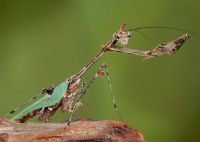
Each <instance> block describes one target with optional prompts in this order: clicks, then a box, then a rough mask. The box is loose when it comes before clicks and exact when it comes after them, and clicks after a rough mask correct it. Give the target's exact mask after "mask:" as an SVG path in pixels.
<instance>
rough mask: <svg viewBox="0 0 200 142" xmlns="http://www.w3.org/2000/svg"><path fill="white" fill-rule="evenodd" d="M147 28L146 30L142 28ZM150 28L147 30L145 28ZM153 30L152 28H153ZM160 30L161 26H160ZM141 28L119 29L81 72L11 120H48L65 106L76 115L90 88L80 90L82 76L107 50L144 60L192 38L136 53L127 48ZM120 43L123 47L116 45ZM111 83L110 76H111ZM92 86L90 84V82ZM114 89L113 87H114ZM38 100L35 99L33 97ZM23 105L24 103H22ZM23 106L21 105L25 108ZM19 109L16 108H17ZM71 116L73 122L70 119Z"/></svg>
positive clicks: (48, 91) (177, 46)
mask: <svg viewBox="0 0 200 142" xmlns="http://www.w3.org/2000/svg"><path fill="white" fill-rule="evenodd" d="M143 28H145V27H143ZM146 28H147V27H146ZM151 28H152V27H151ZM160 28H161V27H160ZM139 29H142V28H135V29H130V30H128V31H127V30H126V25H125V24H123V25H122V26H120V29H119V31H118V32H117V33H116V34H114V35H113V38H112V39H111V41H109V42H108V43H107V44H105V45H103V46H102V49H101V50H100V52H99V53H97V55H96V56H95V57H94V58H93V59H92V60H91V61H90V62H89V63H88V64H86V66H84V67H83V68H82V69H81V70H80V71H79V72H77V73H76V74H74V75H72V76H71V77H69V78H67V79H66V80H65V81H63V82H62V83H61V84H59V85H58V86H56V87H55V88H49V89H44V90H43V93H44V94H45V95H44V96H43V97H42V98H40V99H39V100H37V101H36V102H35V103H33V104H31V105H30V106H28V107H27V108H25V109H24V110H22V111H21V112H19V113H18V114H16V115H15V116H14V117H12V118H11V119H12V120H16V121H18V122H25V121H26V120H28V119H29V118H32V117H33V116H35V115H37V116H39V118H40V119H42V120H45V121H48V120H49V118H50V117H51V116H52V115H53V114H54V113H55V112H56V110H57V109H58V108H60V107H62V110H63V111H69V112H71V117H72V114H73V112H74V111H75V110H76V109H77V108H78V107H79V105H81V103H80V100H81V98H82V96H83V95H84V94H85V93H84V92H86V91H87V87H86V89H85V91H84V90H82V91H81V89H82V87H79V82H80V79H81V77H82V76H83V75H84V74H85V73H86V72H87V71H88V70H89V68H90V67H91V66H92V65H94V64H95V63H96V61H97V60H99V59H100V58H101V57H102V55H103V54H104V53H105V52H107V51H116V52H121V53H128V54H133V55H140V56H144V57H145V58H144V59H149V58H154V57H156V56H161V55H171V54H172V53H175V52H176V51H177V50H178V49H179V48H180V47H181V46H182V45H183V43H184V42H185V41H186V40H187V39H188V38H189V36H188V34H184V35H182V36H180V37H178V38H177V39H175V40H173V41H170V42H168V43H164V44H159V45H158V46H156V48H154V49H153V50H151V51H143V50H135V49H130V48H126V46H127V44H128V41H129V39H130V38H131V31H134V30H139ZM117 43H120V44H117ZM108 80H109V76H108ZM89 86H90V83H89ZM111 89H112V88H111ZM81 92H82V95H80V96H79V97H78V98H77V100H76V101H75V100H74V98H75V97H76V96H77V95H78V94H81ZM33 99H35V98H33ZM74 101H75V104H74V106H73V107H72V103H73V102H74ZM113 102H114V107H115V108H116V110H117V111H118V108H117V107H116V103H115V99H114V98H113ZM23 105H24V104H23ZM23 105H22V106H23ZM15 110H16V109H15ZM15 110H13V111H11V112H10V113H14V112H15ZM71 117H70V120H71Z"/></svg>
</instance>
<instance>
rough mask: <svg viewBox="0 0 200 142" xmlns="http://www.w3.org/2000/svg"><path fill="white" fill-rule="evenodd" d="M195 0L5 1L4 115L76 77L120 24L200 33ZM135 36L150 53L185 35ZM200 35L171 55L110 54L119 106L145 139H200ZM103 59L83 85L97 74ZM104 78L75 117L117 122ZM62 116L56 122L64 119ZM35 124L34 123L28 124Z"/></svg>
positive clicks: (0, 45)
mask: <svg viewBox="0 0 200 142" xmlns="http://www.w3.org/2000/svg"><path fill="white" fill-rule="evenodd" d="M199 5H200V1H198V0H193V1H189V0H123V1H117V0H101V1H100V0H71V1H70V0H43V1H41V0H29V1H20V0H18V1H10V0H1V1H0V80H1V81H0V90H1V93H0V95H1V96H0V104H1V105H0V114H1V115H3V114H5V113H7V112H8V111H10V110H12V109H13V108H15V107H16V106H18V105H20V104H22V103H23V102H25V101H26V100H27V99H29V98H31V96H33V95H34V94H37V93H38V92H39V91H40V90H41V89H42V88H44V87H47V86H49V85H51V84H55V85H56V84H58V83H60V82H61V81H63V80H64V79H66V78H67V77H69V76H71V75H73V74H74V73H76V72H77V71H78V70H79V69H80V68H81V67H83V66H84V65H85V64H86V63H87V62H88V61H89V60H90V59H91V58H92V57H94V56H95V55H96V53H97V52H98V51H99V50H100V45H101V44H103V43H105V42H107V41H108V40H110V39H111V37H112V34H113V33H114V32H116V31H117V30H118V28H119V26H120V24H122V23H124V22H125V23H127V24H128V27H140V26H169V27H178V28H182V29H185V30H189V31H194V32H196V33H200V28H199V25H200V19H199V18H200V8H199ZM143 32H144V33H145V34H146V35H147V36H149V38H150V39H151V41H150V42H148V41H147V40H145V39H144V38H143V37H142V36H141V35H140V34H138V33H135V35H134V36H133V38H132V40H131V41H130V43H129V45H128V47H130V48H134V49H152V48H154V47H155V46H156V45H157V44H158V43H160V42H165V41H166V42H167V41H170V40H172V39H175V38H176V37H178V36H180V35H181V34H183V32H180V31H172V30H166V29H153V30H143ZM198 41H199V38H198V37H196V36H191V39H190V40H189V41H188V42H187V43H186V44H185V45H184V46H183V48H182V49H181V50H180V51H179V52H178V53H177V54H175V55H173V56H163V57H160V58H155V59H153V60H148V61H146V62H141V57H138V56H131V55H127V54H120V53H115V52H112V53H107V54H106V55H104V57H103V60H104V61H105V62H106V63H107V64H108V66H109V70H110V75H111V78H112V85H113V89H114V92H115V96H116V99H117V104H118V107H119V108H120V111H121V113H122V115H123V116H124V118H125V120H126V122H127V123H128V124H129V126H131V127H134V128H136V129H138V130H139V131H140V132H142V134H143V135H144V137H145V139H146V141H147V142H169V141H170V142H183V141H190V142H197V141H200V135H199V134H200V130H199V127H200V122H199V120H200V109H199V106H200V105H199V103H200V96H199V91H200V89H199V87H200V86H199V85H200V76H199V73H200V66H199V53H200V48H199V42H198ZM100 64H101V62H98V63H97V64H96V66H95V67H93V68H92V69H91V70H90V71H89V72H88V73H87V75H86V76H85V77H84V79H83V80H88V81H89V79H90V78H92V77H93V75H94V73H95V71H96V70H97V69H98V67H99V66H100ZM108 93H109V88H108V86H107V81H106V80H104V79H103V78H102V79H99V81H97V82H96V83H95V85H94V86H92V87H91V89H90V90H89V92H88V94H87V96H85V97H84V107H83V108H82V109H81V110H79V111H78V112H76V114H75V116H74V118H90V119H95V120H104V119H110V120H119V117H118V116H117V115H116V112H115V111H114V109H113V107H112V100H111V97H110V96H109V95H108ZM67 118H68V116H67V115H66V114H63V113H61V112H60V111H58V112H57V113H56V114H55V115H54V117H53V118H52V120H53V121H57V122H60V121H64V120H66V119H67ZM31 121H36V120H31Z"/></svg>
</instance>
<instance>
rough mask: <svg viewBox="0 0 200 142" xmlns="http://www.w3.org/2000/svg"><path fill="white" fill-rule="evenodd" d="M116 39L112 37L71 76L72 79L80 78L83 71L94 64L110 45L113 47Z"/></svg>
mask: <svg viewBox="0 0 200 142" xmlns="http://www.w3.org/2000/svg"><path fill="white" fill-rule="evenodd" d="M116 42H117V40H116V39H115V38H113V39H112V40H111V41H110V42H108V43H107V44H106V45H105V46H104V47H103V48H102V49H101V50H100V52H99V53H97V55H96V56H95V57H94V58H93V59H92V60H91V61H90V62H89V63H88V64H87V65H86V66H84V67H83V68H82V69H81V70H80V71H79V72H78V73H76V74H75V75H74V76H72V79H79V78H81V77H82V76H83V75H84V74H85V72H86V71H87V70H88V69H89V68H90V67H91V66H92V65H94V64H95V63H96V62H97V61H98V59H100V58H101V57H102V55H103V54H104V53H105V52H106V51H107V50H108V49H109V48H111V47H113V46H114V45H115V44H116Z"/></svg>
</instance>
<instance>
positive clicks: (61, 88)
mask: <svg viewBox="0 0 200 142" xmlns="http://www.w3.org/2000/svg"><path fill="white" fill-rule="evenodd" d="M67 88H68V81H67V80H66V81H64V82H63V83H61V84H59V85H58V86H57V87H56V88H55V89H54V91H53V93H52V94H51V97H50V98H49V99H47V97H48V95H47V94H46V95H44V97H42V98H41V99H39V100H37V101H36V102H35V103H33V104H32V105H30V106H29V107H27V108H25V109H24V110H22V111H21V112H19V113H18V114H16V115H15V116H14V117H12V118H11V120H15V119H19V118H21V117H23V116H24V115H26V114H28V113H30V112H32V111H34V110H37V109H40V108H43V107H48V106H52V105H54V104H56V103H57V102H58V101H60V100H61V98H62V97H63V96H64V95H65V93H66V91H67Z"/></svg>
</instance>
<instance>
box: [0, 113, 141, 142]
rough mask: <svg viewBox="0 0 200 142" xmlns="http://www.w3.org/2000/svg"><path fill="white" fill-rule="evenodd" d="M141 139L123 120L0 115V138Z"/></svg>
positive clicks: (24, 141)
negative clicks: (52, 119) (32, 118)
mask: <svg viewBox="0 0 200 142" xmlns="http://www.w3.org/2000/svg"><path fill="white" fill-rule="evenodd" d="M47 141H48V142H49V141H52V142H144V139H143V136H142V134H141V133H139V132H138V131H137V130H135V129H132V128H130V127H128V126H127V124H126V123H123V122H118V121H112V120H103V121H92V120H78V121H75V122H72V123H71V124H70V126H69V127H68V126H67V123H16V122H14V121H11V120H8V119H6V118H3V117H1V118H0V142H47Z"/></svg>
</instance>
